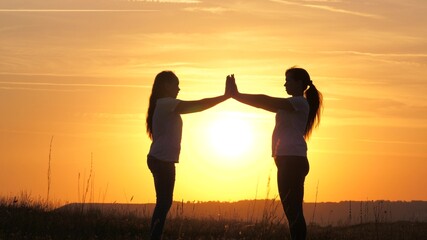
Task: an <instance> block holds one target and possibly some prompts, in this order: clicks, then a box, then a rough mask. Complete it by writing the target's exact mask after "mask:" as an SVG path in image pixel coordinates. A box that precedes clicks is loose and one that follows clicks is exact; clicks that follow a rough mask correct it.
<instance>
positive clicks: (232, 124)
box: [208, 115, 254, 159]
mask: <svg viewBox="0 0 427 240" xmlns="http://www.w3.org/2000/svg"><path fill="white" fill-rule="evenodd" d="M208 136H209V143H210V145H211V146H212V151H213V152H214V153H215V155H217V156H219V157H226V158H227V157H233V158H236V159H239V157H243V156H244V155H245V154H248V153H250V149H252V147H253V143H254V131H253V127H252V125H251V124H250V123H249V122H248V121H247V120H245V119H243V118H239V117H238V116H235V115H229V116H223V117H221V118H217V119H213V120H212V122H211V124H210V126H209V128H208Z"/></svg>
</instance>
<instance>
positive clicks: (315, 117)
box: [304, 83, 323, 139]
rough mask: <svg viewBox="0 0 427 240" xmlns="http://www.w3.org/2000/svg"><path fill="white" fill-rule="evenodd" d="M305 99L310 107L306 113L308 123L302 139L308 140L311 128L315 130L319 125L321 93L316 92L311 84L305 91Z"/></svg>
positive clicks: (321, 102) (321, 103)
mask: <svg viewBox="0 0 427 240" xmlns="http://www.w3.org/2000/svg"><path fill="white" fill-rule="evenodd" d="M305 97H306V99H307V101H308V105H309V106H310V112H309V113H308V121H307V126H306V128H305V134H304V137H305V138H306V139H308V138H309V137H310V135H311V132H312V130H313V127H314V128H316V127H318V126H319V124H320V115H321V112H322V106H323V96H322V93H321V92H319V91H318V90H317V88H316V86H314V85H313V83H311V84H310V85H309V87H308V89H307V90H306V91H305Z"/></svg>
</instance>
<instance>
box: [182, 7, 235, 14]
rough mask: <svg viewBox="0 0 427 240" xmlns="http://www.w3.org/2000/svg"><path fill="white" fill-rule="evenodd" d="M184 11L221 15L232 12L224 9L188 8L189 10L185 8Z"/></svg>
mask: <svg viewBox="0 0 427 240" xmlns="http://www.w3.org/2000/svg"><path fill="white" fill-rule="evenodd" d="M184 11H188V12H208V13H213V14H220V13H224V12H227V11H230V9H227V8H223V7H188V8H184Z"/></svg>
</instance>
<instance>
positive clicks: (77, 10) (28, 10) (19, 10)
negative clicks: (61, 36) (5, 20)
mask: <svg viewBox="0 0 427 240" xmlns="http://www.w3.org/2000/svg"><path fill="white" fill-rule="evenodd" d="M157 11H159V10H154V9H0V12H42V13H43V12H64V13H67V12H76V13H84V12H88V13H94V12H157Z"/></svg>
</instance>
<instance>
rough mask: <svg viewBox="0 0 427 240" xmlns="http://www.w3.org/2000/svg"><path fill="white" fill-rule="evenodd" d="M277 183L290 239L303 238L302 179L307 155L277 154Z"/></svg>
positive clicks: (305, 172)
mask: <svg viewBox="0 0 427 240" xmlns="http://www.w3.org/2000/svg"><path fill="white" fill-rule="evenodd" d="M274 161H275V162H276V166H277V185H278V187H279V195H280V200H281V202H282V206H283V210H284V211H285V214H286V217H287V218H288V222H289V230H290V232H291V239H292V240H305V239H306V235H307V226H306V223H305V219H304V214H303V207H302V204H303V198H304V181H305V176H306V175H307V174H308V171H309V163H308V159H307V157H302V156H278V157H276V158H275V159H274Z"/></svg>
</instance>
